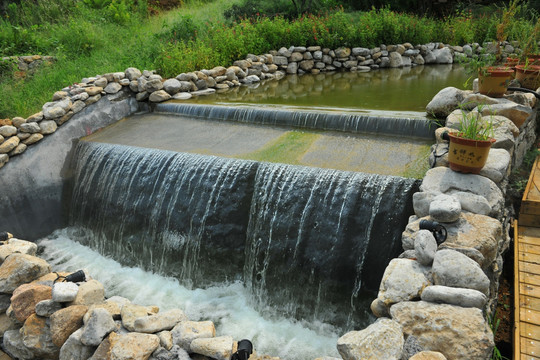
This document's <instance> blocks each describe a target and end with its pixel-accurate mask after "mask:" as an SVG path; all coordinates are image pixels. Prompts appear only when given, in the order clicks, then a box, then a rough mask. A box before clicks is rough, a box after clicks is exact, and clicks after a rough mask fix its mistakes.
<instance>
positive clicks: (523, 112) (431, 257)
mask: <svg viewBox="0 0 540 360" xmlns="http://www.w3.org/2000/svg"><path fill="white" fill-rule="evenodd" d="M536 104H537V99H536V97H535V96H534V95H532V94H527V93H525V94H523V93H513V94H506V95H505V96H504V97H503V98H498V99H497V98H490V97H488V96H484V95H481V94H478V93H476V92H474V91H463V90H459V89H456V88H445V89H443V90H441V91H440V92H439V93H438V94H437V95H436V96H435V97H434V98H433V100H432V101H431V102H430V103H429V104H428V106H427V110H428V112H430V113H433V114H437V115H438V116H439V117H441V118H446V120H445V127H442V128H439V129H437V131H436V139H437V143H436V144H435V145H433V147H432V150H433V153H432V156H431V158H430V165H431V166H432V169H431V170H429V171H428V172H427V173H426V175H425V177H424V179H423V181H422V184H421V186H420V192H417V193H415V194H414V196H413V206H414V211H415V215H413V216H411V218H410V219H409V224H408V225H407V227H406V229H405V231H404V232H403V235H402V245H403V250H404V252H403V253H402V254H401V255H400V257H399V258H397V259H393V260H392V261H391V262H390V264H389V265H388V267H387V268H386V270H385V273H384V275H383V279H382V281H381V284H380V288H379V293H378V296H377V298H376V299H375V300H374V301H373V302H372V304H371V309H372V312H373V313H374V314H375V315H376V316H377V317H379V318H381V319H384V321H383V320H381V319H379V321H377V322H376V323H375V324H373V325H370V326H369V327H368V328H367V329H365V330H362V331H353V332H351V333H348V334H346V335H344V336H343V337H342V338H341V339H340V340H339V341H338V348H339V346H340V343H342V345H341V346H342V347H343V349H344V350H343V351H342V350H340V353H341V355H342V356H343V358H349V359H351V358H354V359H363V358H369V357H370V356H374V357H375V358H385V359H390V358H391V359H409V356H411V355H413V354H414V353H416V352H419V351H421V350H431V351H438V352H440V353H441V354H442V355H444V357H445V358H446V359H450V360H452V359H456V360H457V359H478V360H484V359H490V358H491V355H492V352H493V347H494V339H493V334H492V330H491V329H490V326H489V323H490V322H489V319H490V316H493V311H492V310H493V309H494V308H495V307H496V301H497V290H498V285H499V277H500V275H501V273H502V267H503V259H502V254H503V253H504V252H505V251H506V250H507V249H508V247H509V243H510V237H509V228H510V219H511V217H512V216H513V214H512V213H511V209H507V208H505V199H504V196H505V192H506V188H507V185H508V176H509V174H510V172H511V170H512V168H514V167H515V166H519V165H520V164H521V162H522V160H523V156H524V153H525V152H526V151H527V149H529V148H530V146H531V145H532V144H533V143H534V141H535V138H536V136H535V135H536V108H535V106H536ZM470 116H479V117H480V118H481V121H484V122H486V123H487V122H491V123H492V125H493V128H494V138H495V140H496V141H495V143H494V144H493V146H492V148H491V150H490V153H489V157H488V161H487V164H486V166H485V167H484V168H483V169H482V171H481V172H480V174H479V175H474V174H462V173H458V172H454V171H452V170H450V169H449V168H448V143H447V142H446V141H444V140H443V139H442V138H441V135H442V133H443V132H445V131H453V130H455V129H458V128H459V124H460V119H461V118H462V117H470ZM422 220H431V221H437V222H438V223H440V224H442V225H443V226H445V228H446V230H447V232H448V237H447V239H446V240H445V241H444V242H442V243H438V242H437V240H436V239H435V237H434V235H433V234H432V232H430V231H428V230H421V229H420V227H419V225H420V221H422ZM388 318H391V319H392V320H389V319H388ZM396 327H397V328H399V329H401V331H402V334H401V337H400V336H398V337H397V338H398V340H395V339H394V340H392V341H390V342H389V343H387V344H385V346H384V353H383V352H382V350H379V349H380V348H381V346H380V345H381V343H380V342H381V341H383V339H386V338H385V337H383V336H382V335H379V334H384V333H386V331H387V329H395V328H396ZM381 328H382V329H381ZM392 331H395V330H392ZM351 339H353V340H351ZM351 342H352V343H351ZM406 342H410V343H414V344H415V346H414V351H412V352H411V351H409V350H410V349H409V350H408V347H407V346H406V345H405V343H406ZM359 344H362V346H359ZM353 345H354V346H353ZM388 351H393V353H394V354H397V355H395V356H390V355H388Z"/></svg>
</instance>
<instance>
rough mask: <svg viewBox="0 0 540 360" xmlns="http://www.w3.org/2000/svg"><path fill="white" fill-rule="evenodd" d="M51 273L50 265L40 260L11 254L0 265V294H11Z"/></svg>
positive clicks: (30, 256)
mask: <svg viewBox="0 0 540 360" xmlns="http://www.w3.org/2000/svg"><path fill="white" fill-rule="evenodd" d="M50 272H51V267H50V265H49V264H48V263H47V262H46V261H45V260H42V259H40V258H37V257H35V256H32V255H26V254H12V255H10V256H8V257H7V259H6V260H5V261H4V262H3V263H2V265H0V292H2V293H12V292H13V290H15V289H16V288H18V287H19V286H20V285H22V284H25V283H28V282H31V281H33V280H35V279H37V278H39V277H41V276H43V275H45V274H48V273H50Z"/></svg>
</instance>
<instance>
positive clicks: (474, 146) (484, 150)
mask: <svg viewBox="0 0 540 360" xmlns="http://www.w3.org/2000/svg"><path fill="white" fill-rule="evenodd" d="M448 136H449V137H450V146H449V150H448V162H449V163H450V169H452V170H454V171H459V172H462V173H471V174H478V173H480V170H482V168H483V167H484V165H486V161H487V158H488V155H489V149H490V148H491V145H492V144H493V143H494V142H495V139H490V140H471V139H465V138H463V137H460V136H458V135H457V134H448Z"/></svg>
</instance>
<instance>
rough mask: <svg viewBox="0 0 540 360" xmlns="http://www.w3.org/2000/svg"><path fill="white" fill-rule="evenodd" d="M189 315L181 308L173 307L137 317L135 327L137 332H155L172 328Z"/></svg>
mask: <svg viewBox="0 0 540 360" xmlns="http://www.w3.org/2000/svg"><path fill="white" fill-rule="evenodd" d="M186 320H187V316H186V315H185V314H184V312H183V311H182V310H180V309H172V310H169V311H165V312H160V313H157V314H155V315H150V316H143V317H140V318H137V319H135V322H134V323H133V328H134V330H135V331H136V332H140V333H149V334H153V333H156V332H159V331H162V330H171V329H172V328H173V327H175V326H176V324H178V323H179V322H181V321H186Z"/></svg>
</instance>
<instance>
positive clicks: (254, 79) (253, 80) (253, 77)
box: [243, 75, 261, 84]
mask: <svg viewBox="0 0 540 360" xmlns="http://www.w3.org/2000/svg"><path fill="white" fill-rule="evenodd" d="M260 81H261V79H260V78H259V77H258V76H257V75H248V76H246V77H245V78H244V79H243V82H244V84H253V83H258V82H260Z"/></svg>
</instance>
